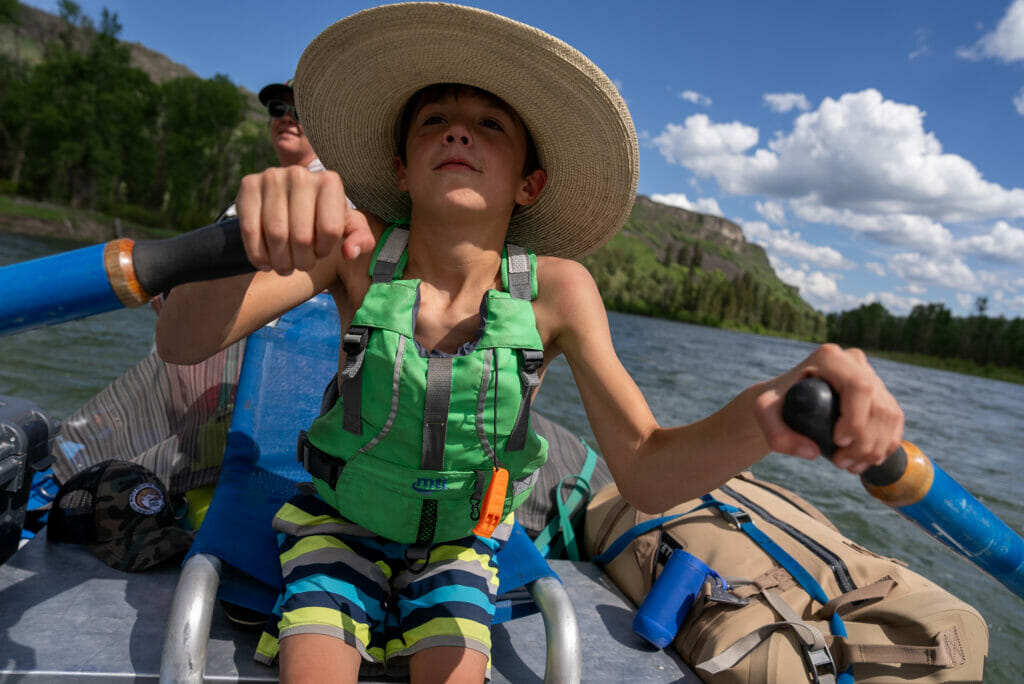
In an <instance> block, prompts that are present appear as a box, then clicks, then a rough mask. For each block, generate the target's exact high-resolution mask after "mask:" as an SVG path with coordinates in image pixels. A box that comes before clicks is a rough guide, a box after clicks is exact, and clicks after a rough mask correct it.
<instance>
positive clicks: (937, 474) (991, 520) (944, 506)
mask: <svg viewBox="0 0 1024 684" xmlns="http://www.w3.org/2000/svg"><path fill="white" fill-rule="evenodd" d="M932 470H933V479H932V486H931V487H930V488H929V490H928V493H927V494H925V496H924V498H922V499H921V500H920V501H918V502H917V503H914V504H910V505H907V506H898V507H896V510H898V511H899V512H900V513H902V514H903V515H904V516H905V517H907V518H909V519H910V520H912V521H913V522H915V523H917V524H918V525H920V526H921V527H922V528H923V529H924V530H925V531H926V532H928V534H930V535H931V536H933V537H935V538H936V539H938V540H939V541H941V542H943V543H944V544H946V545H947V546H949V547H950V548H952V549H953V550H954V551H956V552H957V553H959V554H961V555H962V556H964V557H965V558H967V559H968V560H969V561H971V562H972V563H974V564H975V565H977V566H978V567H979V568H981V569H982V570H984V571H985V572H987V573H988V574H990V575H992V577H994V578H995V579H996V580H998V581H999V582H1001V583H1002V584H1003V585H1004V586H1005V587H1006V588H1007V589H1009V590H1010V591H1012V592H1013V593H1014V594H1016V595H1017V596H1020V597H1021V598H1024V540H1022V539H1021V537H1020V535H1019V534H1017V533H1016V532H1014V531H1013V529H1011V528H1010V526H1009V525H1007V524H1006V523H1004V522H1003V521H1002V520H1000V519H999V518H997V517H996V515H995V514H994V513H992V511H990V510H989V509H988V508H987V507H986V506H985V505H984V504H982V503H981V502H980V501H978V500H977V499H976V498H974V496H973V495H972V494H971V493H970V492H968V491H967V490H966V489H964V488H963V487H962V486H961V485H960V484H959V483H958V482H956V480H954V479H953V478H952V477H950V476H949V475H947V474H946V471H944V470H943V469H942V468H940V467H939V466H938V465H936V464H935V462H934V461H932Z"/></svg>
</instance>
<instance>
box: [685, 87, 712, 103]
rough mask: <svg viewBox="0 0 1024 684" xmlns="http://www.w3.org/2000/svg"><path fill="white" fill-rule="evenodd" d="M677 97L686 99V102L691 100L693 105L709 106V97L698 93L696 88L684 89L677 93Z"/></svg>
mask: <svg viewBox="0 0 1024 684" xmlns="http://www.w3.org/2000/svg"><path fill="white" fill-rule="evenodd" d="M679 97H681V98H682V99H684V100H686V101H687V102H692V103H693V104H695V105H700V106H701V107H710V106H711V98H710V97H708V96H707V95H703V94H701V93H698V92H697V91H696V90H684V91H683V92H681V93H679Z"/></svg>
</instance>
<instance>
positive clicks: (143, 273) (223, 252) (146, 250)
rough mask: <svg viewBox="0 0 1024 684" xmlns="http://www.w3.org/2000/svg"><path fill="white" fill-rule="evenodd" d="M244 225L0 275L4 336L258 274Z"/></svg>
mask: <svg viewBox="0 0 1024 684" xmlns="http://www.w3.org/2000/svg"><path fill="white" fill-rule="evenodd" d="M252 270H254V269H253V266H252V264H250V263H249V260H248V259H247V258H246V256H245V249H244V248H243V246H242V240H241V233H240V231H239V228H238V220H237V219H231V220H229V221H224V222H222V223H216V224H214V225H211V226H206V227H205V228H199V229H197V230H193V231H191V232H188V233H185V234H183V235H179V236H177V237H173V238H167V239H164V240H139V241H134V240H130V239H128V238H122V239H119V240H112V241H111V242H108V243H106V244H103V245H94V246H92V247H83V248H81V249H76V250H72V251H70V252H64V253H62V254H54V255H52V256H48V257H43V258H41V259H33V260H32V261H25V262H22V263H20V264H12V265H10V266H4V267H2V268H0V293H2V294H0V336H2V335H10V334H12V333H16V332H22V331H25V330H30V329H32V328H38V327H40V326H44V325H52V324H55V323H64V322H66V321H71V320H75V319H76V318H84V317H86V316H91V315H93V314H98V313H103V312H105V311H113V310H114V309H119V308H122V307H126V306H129V307H130V306H141V305H143V304H145V303H146V302H148V301H149V300H150V299H152V298H153V297H154V296H155V295H157V294H159V293H161V292H166V291H167V290H169V289H170V288H172V287H174V286H175V285H180V284H181V283H185V282H191V281H195V280H213V279H216V278H224V277H227V276H231V275H238V274H239V273H246V272H249V271H252Z"/></svg>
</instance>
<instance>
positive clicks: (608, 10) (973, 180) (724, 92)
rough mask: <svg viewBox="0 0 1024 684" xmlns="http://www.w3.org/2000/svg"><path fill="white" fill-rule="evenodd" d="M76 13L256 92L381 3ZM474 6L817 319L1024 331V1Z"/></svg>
mask: <svg viewBox="0 0 1024 684" xmlns="http://www.w3.org/2000/svg"><path fill="white" fill-rule="evenodd" d="M78 2H79V4H80V5H81V7H82V9H83V11H84V12H85V13H86V14H87V15H89V16H92V17H94V18H98V17H99V15H100V13H101V11H102V9H103V8H104V7H106V8H108V9H110V10H111V11H112V12H116V13H117V15H118V17H119V19H120V21H121V23H122V25H123V26H124V29H123V32H122V35H121V37H122V39H124V40H128V41H138V42H141V43H143V44H145V45H146V46H148V47H150V48H152V49H154V50H157V51H159V52H162V53H164V54H166V55H167V56H169V57H170V58H171V59H173V60H174V61H176V62H179V63H181V64H184V65H186V66H188V67H189V68H190V69H192V70H193V71H194V72H196V73H197V74H198V75H200V76H203V77H211V76H213V75H214V74H217V73H221V74H225V75H227V76H228V78H230V79H231V80H232V81H233V82H235V83H237V84H239V85H242V86H245V87H247V88H249V89H250V90H252V91H257V90H259V88H260V87H261V86H263V85H265V84H266V83H268V82H271V81H277V80H283V79H286V78H288V77H289V76H290V75H291V72H292V70H293V69H294V66H295V64H296V62H297V61H298V58H299V56H300V55H301V53H302V50H303V49H304V48H305V46H306V45H307V44H308V43H309V42H310V41H311V40H312V39H313V38H314V37H315V36H316V35H317V34H318V33H319V32H320V31H321V30H322V29H324V28H325V27H326V26H328V25H329V24H330V23H332V22H334V21H336V20H338V19H340V18H342V17H344V16H346V15H348V14H351V13H352V12H355V11H358V10H359V9H363V8H364V7H367V6H369V4H367V3H360V2H345V1H338V0H335V1H332V2H327V1H322V0H301V2H300V1H294V2H289V3H285V2H279V1H278V2H267V1H264V0H258V1H253V2H238V3H236V2H230V3H229V2H216V1H214V0H206V1H205V2H198V1H195V0H174V1H173V2H172V1H171V0H146V1H141V0H107V1H106V2H102V1H93V0H78ZM29 4H33V5H36V6H38V7H42V8H43V9H47V10H49V11H52V12H56V6H57V2H56V0H33V1H32V2H30V3H29ZM468 4H472V5H475V6H479V7H482V8H484V9H489V10H492V11H495V12H499V13H501V14H504V15H506V16H509V17H512V18H514V19H518V20H520V21H524V22H526V23H529V24H532V25H534V26H537V27H538V28H541V29H544V30H545V31H548V32H549V33H552V34H553V35H556V36H558V37H559V38H562V39H563V40H565V41H567V42H569V43H571V44H572V45H574V46H575V47H576V48H578V49H579V50H581V51H582V52H583V53H584V54H586V55H587V56H589V57H590V58H591V59H592V60H593V61H594V62H595V63H596V64H597V65H598V66H600V67H601V68H602V69H603V70H604V71H605V72H606V73H607V74H608V75H609V77H610V78H611V79H612V80H613V81H614V82H615V83H616V85H617V86H618V87H619V89H620V91H621V92H622V95H623V97H624V98H625V100H626V102H627V103H628V104H629V107H630V111H631V112H632V114H633V118H634V121H635V123H636V128H637V132H638V135H639V136H640V145H641V151H640V186H639V192H640V193H641V194H644V195H648V196H651V197H653V198H654V199H656V200H658V201H662V202H666V203H671V204H677V205H679V206H684V207H687V208H692V209H695V210H697V211H704V212H708V213H714V214H719V215H722V216H725V217H727V218H729V219H731V220H733V221H735V222H736V223H738V224H740V225H741V226H742V227H743V229H744V232H745V234H746V235H747V238H748V239H749V240H750V241H752V242H755V243H758V244H761V245H763V246H764V247H765V249H766V250H767V252H768V254H769V257H770V258H771V260H772V263H773V265H774V267H775V270H776V272H777V273H778V274H779V276H780V277H781V278H782V279H783V280H785V281H786V282H789V283H791V284H793V285H796V286H798V287H800V291H801V294H802V295H803V297H804V298H805V299H806V300H807V301H808V302H810V303H811V304H812V305H814V306H815V307H817V308H819V309H821V310H823V311H836V310H846V309H850V308H854V307H856V306H859V305H860V304H862V303H866V302H871V301H880V302H882V303H883V304H884V305H885V306H886V308H888V309H889V310H890V311H892V312H893V313H897V314H906V313H908V312H909V311H910V309H911V308H912V307H913V306H914V305H915V304H921V303H931V302H942V303H944V304H945V305H946V306H947V307H949V308H950V309H951V310H952V311H953V312H954V313H955V314H957V315H967V314H970V313H972V312H973V311H974V307H975V302H976V300H977V298H978V297H986V298H987V299H988V314H989V315H1004V316H1007V317H1010V318H1013V317H1024V163H1022V158H1024V154H1022V153H1024V0H998V1H985V2H959V1H938V0H900V1H899V2H887V3H882V2H863V0H861V1H858V2H852V1H838V0H837V1H835V2H811V1H806V2H805V1H801V0H793V1H789V2H779V3H772V2H740V1H739V0H721V1H715V2H712V1H710V0H709V1H707V2H682V1H674V2H668V1H664V2H644V1H643V0H637V1H636V2H628V3H627V2H568V1H563V2H559V1H557V0H555V1H549V2H536V1H533V0H526V1H523V0H520V1H518V2H499V1H494V2H470V3H468ZM594 163H600V160H594Z"/></svg>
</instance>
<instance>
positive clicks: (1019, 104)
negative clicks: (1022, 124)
mask: <svg viewBox="0 0 1024 684" xmlns="http://www.w3.org/2000/svg"><path fill="white" fill-rule="evenodd" d="M1013 108H1014V109H1016V110H1017V113H1018V114H1020V115H1021V116H1024V88H1021V89H1020V92H1018V93H1017V96H1016V97H1014V98H1013Z"/></svg>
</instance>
